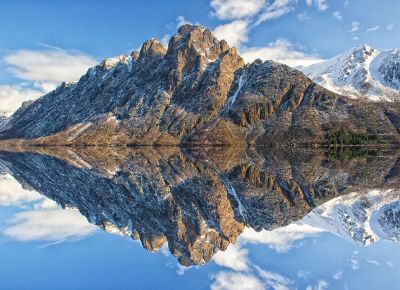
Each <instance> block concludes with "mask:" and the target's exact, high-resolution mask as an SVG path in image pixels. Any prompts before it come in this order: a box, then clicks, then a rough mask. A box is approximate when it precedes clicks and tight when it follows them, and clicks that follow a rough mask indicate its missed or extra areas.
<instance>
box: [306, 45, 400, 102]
mask: <svg viewBox="0 0 400 290" xmlns="http://www.w3.org/2000/svg"><path fill="white" fill-rule="evenodd" d="M300 70H302V71H303V72H304V73H305V74H306V75H307V76H308V77H310V78H311V79H312V80H313V81H315V82H317V83H318V84H320V85H322V86H323V87H325V88H327V89H329V90H331V91H334V92H336V93H339V94H343V95H348V96H350V97H354V98H367V99H370V100H373V101H378V100H389V101H391V100H400V49H393V50H387V51H378V50H376V49H374V48H372V47H369V46H367V45H362V46H359V47H356V48H354V49H351V50H349V51H347V52H345V53H343V54H340V55H338V56H336V57H334V58H332V59H329V60H326V61H324V62H321V63H317V64H314V65H311V66H308V67H304V68H300Z"/></svg>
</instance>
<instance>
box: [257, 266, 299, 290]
mask: <svg viewBox="0 0 400 290" xmlns="http://www.w3.org/2000/svg"><path fill="white" fill-rule="evenodd" d="M256 269H257V271H258V274H259V275H260V277H261V278H262V279H263V282H264V284H265V285H266V286H267V289H270V288H272V289H276V290H284V289H292V288H294V281H292V280H290V279H289V278H287V277H284V276H282V275H280V274H278V273H273V272H268V271H265V270H262V269H260V268H259V267H256Z"/></svg>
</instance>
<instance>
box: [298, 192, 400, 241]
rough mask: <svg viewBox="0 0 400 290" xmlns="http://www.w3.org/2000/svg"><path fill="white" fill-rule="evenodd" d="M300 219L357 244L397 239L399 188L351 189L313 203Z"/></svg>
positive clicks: (399, 225) (399, 230)
mask: <svg viewBox="0 0 400 290" xmlns="http://www.w3.org/2000/svg"><path fill="white" fill-rule="evenodd" d="M301 223H304V224H308V225H311V226H313V227H316V228H320V229H323V230H326V231H329V232H332V233H334V234H337V235H339V236H341V237H342V238H345V239H348V240H352V241H354V242H356V243H357V244H361V245H370V244H372V243H374V242H376V241H378V240H388V241H394V242H399V241H400V192H399V191H398V190H387V191H380V190H373V191H370V192H368V193H365V194H363V193H351V194H348V195H345V196H341V197H337V198H335V199H332V200H330V201H328V202H326V203H324V204H323V205H321V206H319V207H317V208H316V209H314V210H313V211H312V212H310V213H309V214H308V215H307V216H305V217H304V218H303V219H302V221H301Z"/></svg>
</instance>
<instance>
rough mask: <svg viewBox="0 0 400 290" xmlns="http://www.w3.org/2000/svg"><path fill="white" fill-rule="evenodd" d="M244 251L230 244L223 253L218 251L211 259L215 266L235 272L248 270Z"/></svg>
mask: <svg viewBox="0 0 400 290" xmlns="http://www.w3.org/2000/svg"><path fill="white" fill-rule="evenodd" d="M247 253H248V251H247V250H246V249H241V248H240V247H239V245H233V244H230V245H229V246H228V248H227V249H226V250H225V251H219V252H218V253H216V254H215V255H214V257H213V260H214V262H215V263H216V264H217V265H220V266H224V267H228V268H231V269H232V270H235V271H245V270H247V269H248V261H247Z"/></svg>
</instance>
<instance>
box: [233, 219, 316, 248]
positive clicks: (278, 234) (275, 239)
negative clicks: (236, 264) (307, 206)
mask: <svg viewBox="0 0 400 290" xmlns="http://www.w3.org/2000/svg"><path fill="white" fill-rule="evenodd" d="M321 232H322V230H321V229H317V228H314V227H312V226H309V225H298V224H290V225H288V226H286V227H283V228H279V229H276V230H273V231H266V230H263V231H261V232H256V231H255V230H253V229H251V228H245V230H244V231H243V233H242V235H241V236H240V237H239V241H238V242H239V243H240V244H247V243H250V244H265V245H267V246H268V247H270V248H272V249H274V250H276V251H277V252H280V253H283V252H287V251H289V250H290V249H291V248H292V247H293V245H294V243H295V242H296V241H298V240H302V239H304V238H307V237H310V236H315V235H318V234H319V233H321Z"/></svg>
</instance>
